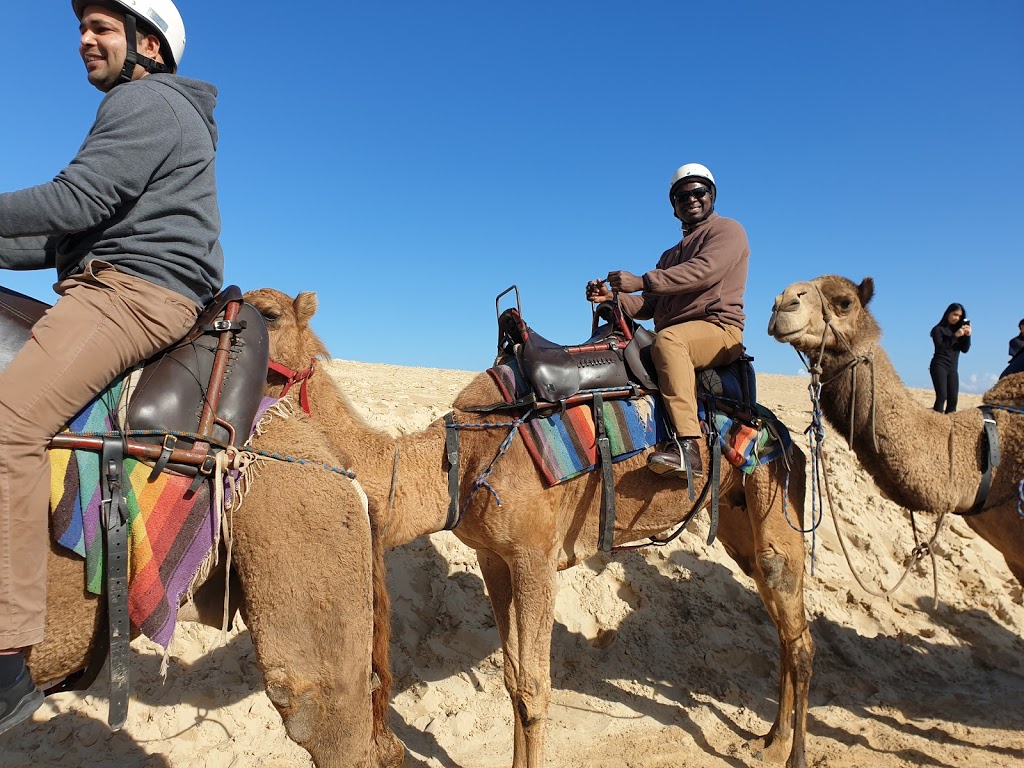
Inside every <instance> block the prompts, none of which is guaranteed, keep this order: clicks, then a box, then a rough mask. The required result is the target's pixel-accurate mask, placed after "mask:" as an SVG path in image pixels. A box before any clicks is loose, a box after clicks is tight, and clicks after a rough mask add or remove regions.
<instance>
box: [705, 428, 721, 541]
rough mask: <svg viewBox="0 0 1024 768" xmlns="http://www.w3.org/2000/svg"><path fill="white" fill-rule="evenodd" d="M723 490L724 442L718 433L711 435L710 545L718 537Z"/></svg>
mask: <svg viewBox="0 0 1024 768" xmlns="http://www.w3.org/2000/svg"><path fill="white" fill-rule="evenodd" d="M721 488H722V442H721V441H720V440H719V439H718V435H717V434H716V433H712V435H711V525H710V527H709V528H708V545H709V546H710V545H711V544H714V542H715V536H717V535H718V496H719V491H721Z"/></svg>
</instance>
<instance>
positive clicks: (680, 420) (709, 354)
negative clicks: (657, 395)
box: [651, 320, 743, 437]
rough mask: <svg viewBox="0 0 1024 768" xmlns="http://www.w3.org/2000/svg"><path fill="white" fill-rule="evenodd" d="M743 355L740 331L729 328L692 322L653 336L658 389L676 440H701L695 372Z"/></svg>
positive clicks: (728, 326) (697, 321)
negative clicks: (674, 430) (694, 438)
mask: <svg viewBox="0 0 1024 768" xmlns="http://www.w3.org/2000/svg"><path fill="white" fill-rule="evenodd" d="M742 354H743V331H741V330H740V329H739V328H737V327H735V326H732V325H715V324H714V323H709V322H706V321H704V320H691V321H689V322H686V323H679V324H678V325H670V326H669V327H668V328H664V329H662V330H660V331H658V333H657V335H656V336H655V337H654V346H653V348H652V350H651V357H652V359H653V360H654V364H655V366H657V370H658V388H659V389H660V390H661V394H662V397H664V399H665V406H666V408H668V412H669V416H670V417H671V418H672V424H673V425H674V426H675V429H676V434H677V435H678V436H679V437H700V434H701V432H700V422H699V421H697V381H696V378H695V375H694V371H695V370H697V369H700V368H717V367H718V366H720V365H728V364H729V363H731V362H733V361H734V360H738V359H739V357H740V355H742Z"/></svg>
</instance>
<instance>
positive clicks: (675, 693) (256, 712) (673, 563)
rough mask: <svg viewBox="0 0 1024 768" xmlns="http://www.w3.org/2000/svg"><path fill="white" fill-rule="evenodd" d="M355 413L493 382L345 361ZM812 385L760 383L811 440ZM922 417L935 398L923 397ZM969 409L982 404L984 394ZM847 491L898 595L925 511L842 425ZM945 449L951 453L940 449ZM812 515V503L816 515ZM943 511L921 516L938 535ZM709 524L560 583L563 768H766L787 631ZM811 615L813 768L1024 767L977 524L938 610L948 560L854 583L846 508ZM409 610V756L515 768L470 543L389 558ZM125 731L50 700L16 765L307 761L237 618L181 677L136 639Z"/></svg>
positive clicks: (840, 455) (944, 554)
mask: <svg viewBox="0 0 1024 768" xmlns="http://www.w3.org/2000/svg"><path fill="white" fill-rule="evenodd" d="M332 368H333V373H334V374H335V375H336V376H337V378H338V379H339V381H340V382H341V383H342V385H343V386H344V388H345V389H346V391H347V392H348V393H349V395H350V397H351V398H352V400H353V402H354V403H355V405H356V406H357V407H358V408H359V409H360V410H361V411H362V412H363V413H364V414H365V415H366V417H367V419H368V420H369V421H370V422H371V423H373V424H374V425H376V426H378V427H380V428H382V429H385V430H389V431H391V432H393V433H397V432H399V431H410V430H415V429H419V428H421V427H422V426H424V425H425V424H427V423H428V422H429V421H430V420H432V419H434V418H436V417H438V416H440V415H441V414H443V413H444V412H445V411H446V410H447V407H448V405H449V403H450V402H451V401H452V400H453V398H454V396H455V394H456V393H457V392H458V391H459V389H460V388H461V387H462V386H463V385H464V384H465V383H466V382H467V381H468V380H469V378H470V377H471V376H472V374H469V373H466V372H462V371H441V370H435V369H417V368H402V367H396V366H387V365H371V364H365V363H350V362H345V361H335V363H334V364H333V366H332ZM806 384H807V380H806V379H800V378H795V377H788V376H772V375H761V376H759V377H758V385H759V395H760V397H759V399H760V400H761V402H763V403H764V404H765V405H767V406H768V407H770V408H772V409H773V410H774V411H775V412H776V413H777V414H779V415H780V416H781V417H782V419H783V420H784V421H785V422H786V423H787V424H788V425H789V427H790V428H791V430H792V431H793V432H794V434H796V435H798V436H799V435H800V433H801V432H802V431H803V429H804V428H805V427H806V426H807V424H808V422H809V418H810V417H809V402H808V397H807V391H806ZM918 394H919V395H920V398H921V402H922V403H923V404H928V403H929V402H930V399H929V398H930V393H928V392H923V391H922V392H920V393H918ZM961 401H962V403H961V407H962V408H966V407H971V406H973V405H975V404H977V402H978V401H979V398H977V397H971V396H962V397H961ZM827 448H828V451H829V453H830V455H831V457H832V461H831V464H830V472H831V477H832V479H833V482H834V488H835V491H836V493H837V497H838V499H839V500H840V501H839V509H838V511H839V516H840V519H841V521H842V524H843V526H844V531H845V532H846V535H847V538H848V539H849V540H850V542H851V544H852V549H853V558H854V560H855V565H856V567H857V568H858V569H859V571H860V572H862V573H863V574H864V578H865V579H866V580H867V581H868V582H869V583H871V584H874V585H875V586H876V587H879V586H888V585H890V584H892V583H893V582H894V581H895V580H896V579H897V578H898V576H899V575H900V574H901V573H902V570H903V563H904V562H906V559H907V557H908V553H909V552H910V549H911V547H912V544H913V539H912V533H911V528H910V523H909V515H908V514H907V512H906V511H905V510H903V509H901V508H899V507H897V506H896V505H895V504H893V503H892V502H890V501H888V500H887V499H885V498H883V497H882V496H881V494H880V493H879V491H878V489H877V487H876V486H875V484H874V483H873V482H872V480H871V479H870V478H869V477H868V476H867V474H866V473H865V472H864V471H863V470H862V469H861V468H860V466H859V464H858V463H857V461H856V459H855V458H854V457H853V454H852V453H851V452H850V451H849V449H848V448H847V447H846V445H845V440H844V439H843V438H842V436H841V435H840V434H838V433H837V432H836V431H834V430H829V432H828V436H827ZM922 450H928V449H927V447H922ZM808 509H810V507H808ZM934 522H935V520H934V518H932V517H929V516H918V524H919V526H920V527H921V528H922V529H923V530H924V532H925V535H926V536H928V535H930V534H931V527H932V525H933V524H934ZM706 532H707V523H706V518H704V519H702V520H700V521H698V523H697V524H696V525H695V526H693V527H692V530H691V531H690V532H689V533H687V534H685V535H684V536H683V537H681V540H677V542H675V543H673V544H672V545H670V546H668V547H665V548H662V549H657V550H646V551H643V552H631V553H620V554H616V555H614V556H597V557H594V558H592V559H591V560H590V561H588V562H587V563H586V564H584V565H581V566H578V567H576V568H574V569H571V570H569V571H566V572H564V573H563V574H561V576H560V591H559V595H558V603H557V611H556V616H555V618H556V621H555V629H554V639H553V650H552V665H551V667H552V678H553V684H554V694H553V700H552V707H551V721H550V726H549V729H548V742H547V743H548V755H549V765H550V766H552V768H555V767H558V766H561V767H563V768H584V767H586V768H591V767H596V768H661V767H663V766H664V767H667V766H682V765H687V766H729V767H735V766H746V765H760V764H762V763H760V762H759V761H758V760H756V759H754V758H753V757H752V756H751V755H750V753H749V751H748V750H747V749H746V747H745V746H744V744H745V742H746V741H747V740H748V739H750V738H752V737H754V736H757V735H760V734H762V733H763V732H764V731H766V730H767V728H768V726H769V725H770V718H771V717H772V716H773V713H774V701H775V697H776V695H777V693H776V691H777V685H778V683H777V647H776V636H775V632H774V630H773V628H772V626H771V623H770V622H769V620H768V617H767V614H766V613H765V611H764V608H763V607H762V605H761V601H760V599H759V598H758V596H757V594H756V592H755V591H754V589H753V582H752V581H751V580H749V579H748V578H746V577H745V576H743V575H742V574H741V573H740V572H739V571H738V570H737V569H736V568H735V567H734V566H733V564H732V561H731V560H730V559H729V558H728V556H727V555H726V553H725V551H724V550H723V549H722V547H721V546H720V545H719V544H717V543H716V544H714V545H712V546H710V547H707V546H705V544H704V541H705V538H706ZM807 550H808V554H807V563H806V567H807V580H806V581H807V594H806V599H807V610H808V614H809V618H810V621H811V631H812V634H813V636H814V640H815V642H816V643H817V647H818V651H817V658H816V661H815V675H814V680H813V683H812V694H811V711H810V718H809V730H810V735H809V739H808V745H807V749H808V759H809V762H810V764H811V765H814V766H842V767H843V768H854V767H858V766H864V767H865V768H868V767H869V766H870V767H871V768H903V767H904V766H934V767H936V768H944V767H946V766H949V767H950V768H951V767H953V766H979V767H984V766H1020V765H1024V665H1022V659H1024V640H1022V630H1024V605H1022V602H1024V601H1022V592H1021V587H1020V586H1019V585H1018V584H1016V582H1014V581H1013V580H1012V579H1011V578H1010V577H1009V573H1008V571H1007V570H1006V568H1005V565H1004V563H1003V561H1002V558H1001V556H1000V555H999V554H998V553H997V552H995V551H994V550H993V549H992V548H991V547H990V546H988V545H987V544H986V543H984V542H983V541H981V540H980V539H978V538H977V537H976V536H975V535H974V534H973V533H972V532H971V531H970V530H969V529H968V528H967V526H966V525H965V524H964V523H963V521H962V520H960V519H955V520H953V521H952V522H951V523H947V525H946V527H945V528H944V532H943V533H942V535H941V537H940V545H939V551H938V556H937V565H938V593H939V605H938V607H937V608H933V607H932V599H931V595H932V569H931V564H930V561H928V560H925V561H923V562H922V563H919V564H918V565H917V566H915V569H914V571H913V573H912V575H911V577H910V578H909V579H908V580H907V582H906V583H905V584H904V586H903V587H902V589H901V590H900V591H899V593H898V594H897V595H896V596H895V597H892V598H889V599H884V598H878V597H872V596H871V595H869V594H868V593H867V592H865V591H864V590H863V589H861V588H860V587H859V586H857V584H856V582H855V581H854V579H853V577H852V575H851V573H850V570H849V567H848V566H847V564H846V561H845V559H844V558H843V555H842V552H841V550H840V548H839V546H838V542H837V539H836V534H835V530H834V528H833V524H832V521H831V518H830V517H826V518H825V520H824V522H823V523H822V525H821V526H820V528H818V530H817V532H816V534H815V535H814V536H813V537H812V536H810V535H808V536H807ZM388 561H389V567H390V573H389V584H390V587H391V590H392V595H393V601H394V608H395V611H394V630H395V633H394V645H393V658H394V665H395V675H396V687H395V693H396V696H395V699H394V706H393V725H394V727H395V730H396V732H397V733H398V735H399V737H400V738H401V739H402V740H403V741H404V742H405V744H406V746H407V748H408V752H409V754H408V757H407V759H406V765H407V766H430V767H431V768H434V767H435V766H436V767H438V768H490V767H491V766H508V765H510V764H511V755H512V744H511V740H512V711H511V706H510V705H509V703H508V698H507V695H506V693H505V690H504V687H503V685H502V678H501V652H500V648H499V645H498V634H497V631H496V630H495V628H494V622H493V620H492V619H491V616H490V608H489V604H488V602H487V598H486V595H485V593H484V588H483V582H482V580H481V578H480V573H479V569H478V568H477V566H476V559H475V556H474V554H473V552H472V551H471V550H469V549H467V548H465V547H464V546H462V545H461V544H460V543H459V542H458V540H457V539H455V537H454V536H453V535H452V534H449V533H443V534H435V535H433V536H430V537H427V538H424V539H421V540H419V541H416V542H414V543H412V544H410V545H408V546H406V547H403V548H400V549H398V550H395V551H393V552H391V553H390V554H389V556H388ZM135 648H136V650H137V654H136V657H135V659H134V665H133V670H132V673H133V700H132V705H131V711H130V713H129V719H128V723H127V726H126V727H125V729H124V730H123V731H121V732H119V733H116V734H111V733H110V732H109V731H108V729H107V727H106V725H105V718H106V700H105V698H104V690H105V689H104V686H103V683H102V682H100V683H97V685H96V686H95V689H94V692H93V693H90V694H87V695H81V694H61V695H58V696H55V697H51V698H50V699H49V700H48V701H47V703H46V704H45V705H44V706H43V708H42V709H41V710H40V711H39V712H38V713H37V714H36V715H35V717H34V720H33V721H32V722H31V723H28V724H26V725H25V726H24V727H22V728H20V729H18V730H17V731H15V732H14V733H12V734H8V735H6V736H5V737H0V766H2V767H3V768H7V767H8V766H11V767H14V766H19V767H20V766H26V767H28V766H31V767H32V768H35V767H36V766H118V767H124V768H142V767H145V768H156V767H158V766H170V767H173V768H248V767H249V766H252V767H253V768H256V767H257V766H258V767H259V768H305V767H306V766H309V765H311V762H310V760H309V757H308V755H307V754H306V753H305V752H304V751H303V750H302V749H300V748H299V747H297V746H295V745H294V744H292V743H291V742H290V741H289V740H288V738H287V737H286V735H285V731H284V728H283V726H282V725H281V720H280V718H279V717H278V715H277V713H276V712H275V710H274V709H273V707H272V706H271V704H270V702H269V700H268V699H267V698H266V696H265V695H264V693H263V689H262V680H261V677H260V673H259V670H258V669H257V667H256V665H255V660H254V655H253V649H252V644H251V642H250V639H249V634H248V632H247V630H245V629H244V627H240V626H239V627H236V629H235V630H234V631H233V632H232V633H231V634H230V635H229V638H228V641H227V643H226V644H224V643H222V642H221V640H220V635H219V633H218V632H217V631H215V630H212V629H208V628H205V627H202V626H199V625H195V624H191V623H183V624H182V625H181V626H180V627H179V629H178V634H177V636H176V638H175V640H174V643H173V646H172V651H173V659H172V662H171V668H170V673H169V675H168V677H167V680H166V682H162V681H161V679H160V677H159V674H158V668H159V655H158V654H157V653H156V651H155V650H154V648H153V647H152V646H151V645H150V644H148V643H147V642H146V641H145V640H144V639H140V640H137V641H136V642H135Z"/></svg>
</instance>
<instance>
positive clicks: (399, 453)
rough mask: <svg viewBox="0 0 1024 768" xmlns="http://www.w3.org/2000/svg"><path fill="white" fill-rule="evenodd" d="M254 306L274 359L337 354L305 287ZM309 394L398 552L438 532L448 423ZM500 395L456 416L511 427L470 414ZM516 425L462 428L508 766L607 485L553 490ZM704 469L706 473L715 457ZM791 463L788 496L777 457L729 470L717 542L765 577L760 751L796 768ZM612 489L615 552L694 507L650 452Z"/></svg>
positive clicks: (796, 544)
mask: <svg viewBox="0 0 1024 768" xmlns="http://www.w3.org/2000/svg"><path fill="white" fill-rule="evenodd" d="M245 298H246V301H248V302H249V303H251V304H252V305H254V306H255V307H256V308H257V309H258V310H259V311H260V312H261V313H262V314H263V316H264V319H265V320H266V322H267V326H268V330H269V334H270V358H271V360H272V361H274V362H277V363H279V364H281V365H283V366H285V367H287V368H289V369H291V370H293V371H301V370H305V369H306V368H308V367H309V366H310V365H311V361H312V365H313V369H314V371H315V372H316V371H320V368H319V367H318V366H319V365H320V364H321V363H322V361H323V360H325V359H329V355H328V352H327V349H326V348H325V347H324V345H323V343H322V342H321V341H320V339H319V338H318V337H317V336H316V334H315V333H314V332H313V331H312V330H311V328H310V326H309V321H310V319H311V318H312V317H313V315H314V313H315V312H316V309H317V299H316V295H315V294H314V293H310V292H306V293H300V294H299V295H298V296H297V297H296V298H295V299H294V300H293V299H292V298H291V297H289V296H287V295H285V294H283V293H281V292H280V291H276V290H273V289H260V290H258V291H251V292H249V293H247V294H246V296H245ZM284 385H285V379H284V377H283V376H280V375H279V374H276V373H271V374H270V375H269V376H268V394H274V393H276V392H280V391H281V389H282V387H283V386H284ZM308 386H309V394H310V401H311V405H312V411H313V415H314V416H315V417H316V418H317V419H319V420H321V421H322V422H323V423H324V424H325V425H326V427H327V432H328V434H329V435H332V436H333V437H334V439H335V444H336V448H337V450H338V452H339V455H340V456H343V457H344V459H345V462H346V464H348V465H350V466H351V467H352V468H353V469H354V470H355V471H356V472H357V474H358V476H359V478H360V482H361V483H362V484H363V487H364V488H365V490H366V493H367V496H368V497H369V499H370V507H371V511H373V510H376V511H377V513H378V514H381V515H382V516H383V520H382V521H381V523H380V529H381V531H382V535H383V537H384V542H385V544H386V545H387V546H396V545H399V544H402V543H405V542H408V541H411V540H412V539H414V538H416V537H418V536H421V535H425V534H428V533H433V532H436V531H439V530H441V529H442V528H443V527H444V524H445V519H446V512H447V508H448V504H449V494H448V487H447V474H446V470H447V462H446V459H445V451H444V444H445V426H444V423H443V421H442V420H438V421H436V422H434V423H433V424H431V425H430V426H428V427H427V428H426V429H425V430H423V431H422V432H418V433H415V434H410V435H405V436H403V437H400V438H398V439H393V438H391V437H390V436H388V435H386V434H384V433H382V432H378V431H376V430H374V429H372V428H370V427H369V426H367V424H366V423H365V422H364V421H363V420H362V419H361V417H359V416H358V414H356V412H355V411H354V409H353V408H352V406H351V405H350V403H349V402H348V400H347V399H346V398H345V396H344V395H343V394H342V393H341V391H340V390H339V388H338V387H337V385H336V384H335V383H334V382H333V381H332V380H331V379H330V377H329V376H328V375H327V374H326V373H323V372H318V373H316V374H315V375H313V376H312V378H310V379H309V380H308ZM500 400H501V396H500V394H499V392H498V389H497V387H496V386H495V384H494V383H493V381H492V380H491V378H490V377H489V376H488V375H487V374H486V373H483V374H480V375H479V376H477V378H476V379H475V380H474V381H473V382H471V383H470V384H469V386H467V387H466V389H464V390H463V392H462V393H461V394H460V395H459V397H458V399H457V400H456V402H455V415H456V421H457V422H459V423H483V422H489V423H492V424H499V423H501V422H506V421H508V417H507V416H490V417H481V416H479V415H478V414H474V413H468V412H466V411H465V410H463V409H464V408H466V407H468V406H474V405H483V404H490V403H494V402H499V401H500ZM508 431H509V429H508V428H507V427H501V426H496V427H495V428H493V429H464V430H461V434H460V442H461V446H460V457H461V459H460V467H459V477H460V483H461V488H460V499H459V502H460V506H462V505H465V513H464V515H463V517H462V519H461V521H460V522H459V524H458V526H457V527H456V528H455V529H454V533H455V535H456V536H458V537H459V539H461V540H462V541H463V542H464V543H466V544H467V545H468V546H470V547H472V548H473V549H474V550H476V553H477V556H478V558H479V562H480V567H481V571H482V574H483V577H484V581H485V583H486V587H487V592H488V595H489V597H490V600H491V604H492V607H493V610H494V615H495V619H496V623H497V626H498V630H499V633H500V635H501V644H502V649H503V652H504V670H505V686H506V688H507V690H508V693H509V696H510V697H511V701H512V707H513V715H514V717H513V719H514V723H515V734H514V754H513V762H512V765H513V768H542V766H543V765H544V731H545V724H546V720H547V714H548V706H549V703H550V699H551V672H550V665H551V659H550V656H551V633H552V629H553V622H554V606H555V590H556V586H557V580H556V573H557V572H558V571H559V570H562V569H565V568H569V567H571V566H573V565H575V564H577V563H579V562H581V561H583V560H585V559H586V558H588V557H590V556H591V555H593V554H595V553H596V552H597V551H598V547H597V544H598V525H599V516H600V513H599V502H600V496H601V479H600V474H599V473H590V474H588V475H585V476H582V477H578V478H575V479H573V480H570V481H568V482H565V483H562V484H560V485H557V486H554V487H545V485H544V483H543V481H542V479H541V476H540V473H539V472H538V471H537V469H536V467H535V466H534V463H533V460H532V459H531V458H530V456H529V454H528V453H527V451H526V449H525V447H524V446H523V442H522V440H518V439H517V440H513V441H512V442H511V444H510V447H509V449H508V451H507V453H506V454H505V455H503V456H501V457H500V458H498V459H497V460H495V457H496V456H497V454H498V451H499V445H500V444H501V442H502V441H503V440H504V439H505V437H506V436H507V434H508ZM704 461H705V466H708V465H709V464H708V462H709V458H708V456H707V451H706V450H705V457H704ZM396 462H397V464H396ZM492 462H493V465H492ZM789 463H790V466H791V467H792V470H791V474H790V477H789V486H788V498H784V497H785V490H784V489H785V488H786V473H787V470H786V466H785V464H784V463H783V462H782V461H776V462H772V463H771V464H768V465H765V466H762V467H760V468H758V469H757V470H756V471H755V472H754V473H753V474H752V475H750V476H748V477H746V480H745V482H744V477H743V475H742V473H741V472H740V471H739V470H737V469H735V468H734V467H732V465H729V464H724V465H723V472H722V489H721V507H722V509H721V523H720V527H719V532H718V535H719V539H720V541H721V542H722V544H723V545H724V546H725V548H726V550H727V551H728V552H729V554H730V555H731V556H732V557H733V559H734V560H735V561H736V562H737V564H738V565H739V566H740V568H741V569H742V570H743V572H744V573H746V574H747V575H749V576H751V577H752V578H753V579H754V580H755V582H756V583H757V588H758V591H759V593H760V595H761V597H762V599H763V601H764V603H765V607H766V608H767V610H768V614H769V616H770V617H771V619H772V621H773V622H774V624H775V626H776V629H777V631H778V635H779V645H780V655H781V669H780V692H779V710H778V714H777V716H776V719H775V722H774V724H773V725H772V727H771V729H770V731H769V732H768V734H767V735H766V736H765V737H764V738H763V739H759V740H757V741H756V742H755V744H753V745H752V746H753V748H754V749H755V751H757V752H758V753H760V754H762V755H763V756H764V757H766V758H767V759H769V760H772V761H774V762H782V761H783V760H786V759H787V757H788V764H789V765H790V766H792V767H797V766H804V765H805V756H804V739H805V732H806V718H807V701H808V691H809V686H810V678H811V671H812V662H813V656H814V643H813V641H812V639H811V635H810V632H809V629H808V625H807V621H806V615H805V611H804V602H803V569H804V547H803V539H802V537H801V534H800V533H799V532H798V531H797V530H795V529H794V528H793V527H792V526H791V525H790V524H789V522H788V521H787V520H786V517H785V515H784V514H783V504H784V503H785V504H788V509H789V515H790V517H791V519H793V520H794V525H800V523H799V522H796V521H801V520H802V511H803V499H804V457H803V454H802V453H801V452H800V450H799V449H798V448H794V450H792V451H791V452H790V455H789ZM488 467H490V468H491V469H492V472H491V474H490V475H489V477H488V484H489V486H490V487H491V489H493V491H494V493H493V494H492V493H490V492H489V491H488V490H487V489H477V490H476V492H474V489H473V483H474V480H475V479H476V478H477V477H479V476H480V475H481V474H482V473H483V472H485V470H487V469H488ZM393 468H396V469H395V471H394V475H393ZM615 484H616V503H617V515H616V521H615V522H616V529H615V537H614V540H615V544H616V545H620V544H625V543H627V542H633V541H640V540H643V539H645V538H647V537H649V536H652V535H655V534H661V533H664V532H666V531H667V530H669V529H671V528H672V527H674V526H675V524H676V523H678V522H679V521H680V520H681V519H682V517H683V515H684V514H685V512H686V510H688V509H689V506H690V505H689V503H688V496H687V494H686V491H685V484H684V482H682V481H680V480H675V479H667V478H664V477H658V476H656V475H654V474H653V473H651V472H650V471H649V470H648V469H647V468H646V455H640V456H637V457H633V458H631V459H628V460H626V461H623V462H619V463H617V464H616V465H615ZM392 487H394V489H395V492H394V499H393V501H390V500H389V496H390V494H391V489H392ZM497 499H500V500H501V502H500V504H499V503H498V502H497Z"/></svg>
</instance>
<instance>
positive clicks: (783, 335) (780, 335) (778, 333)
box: [772, 326, 804, 344]
mask: <svg viewBox="0 0 1024 768" xmlns="http://www.w3.org/2000/svg"><path fill="white" fill-rule="evenodd" d="M803 333H804V329H803V328H798V329H797V330H795V331H783V330H782V329H780V328H779V327H778V326H776V327H775V328H774V330H772V338H774V339H775V340H776V341H778V342H781V343H782V344H790V343H792V342H794V341H796V340H797V339H799V338H800V337H801V336H803Z"/></svg>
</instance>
